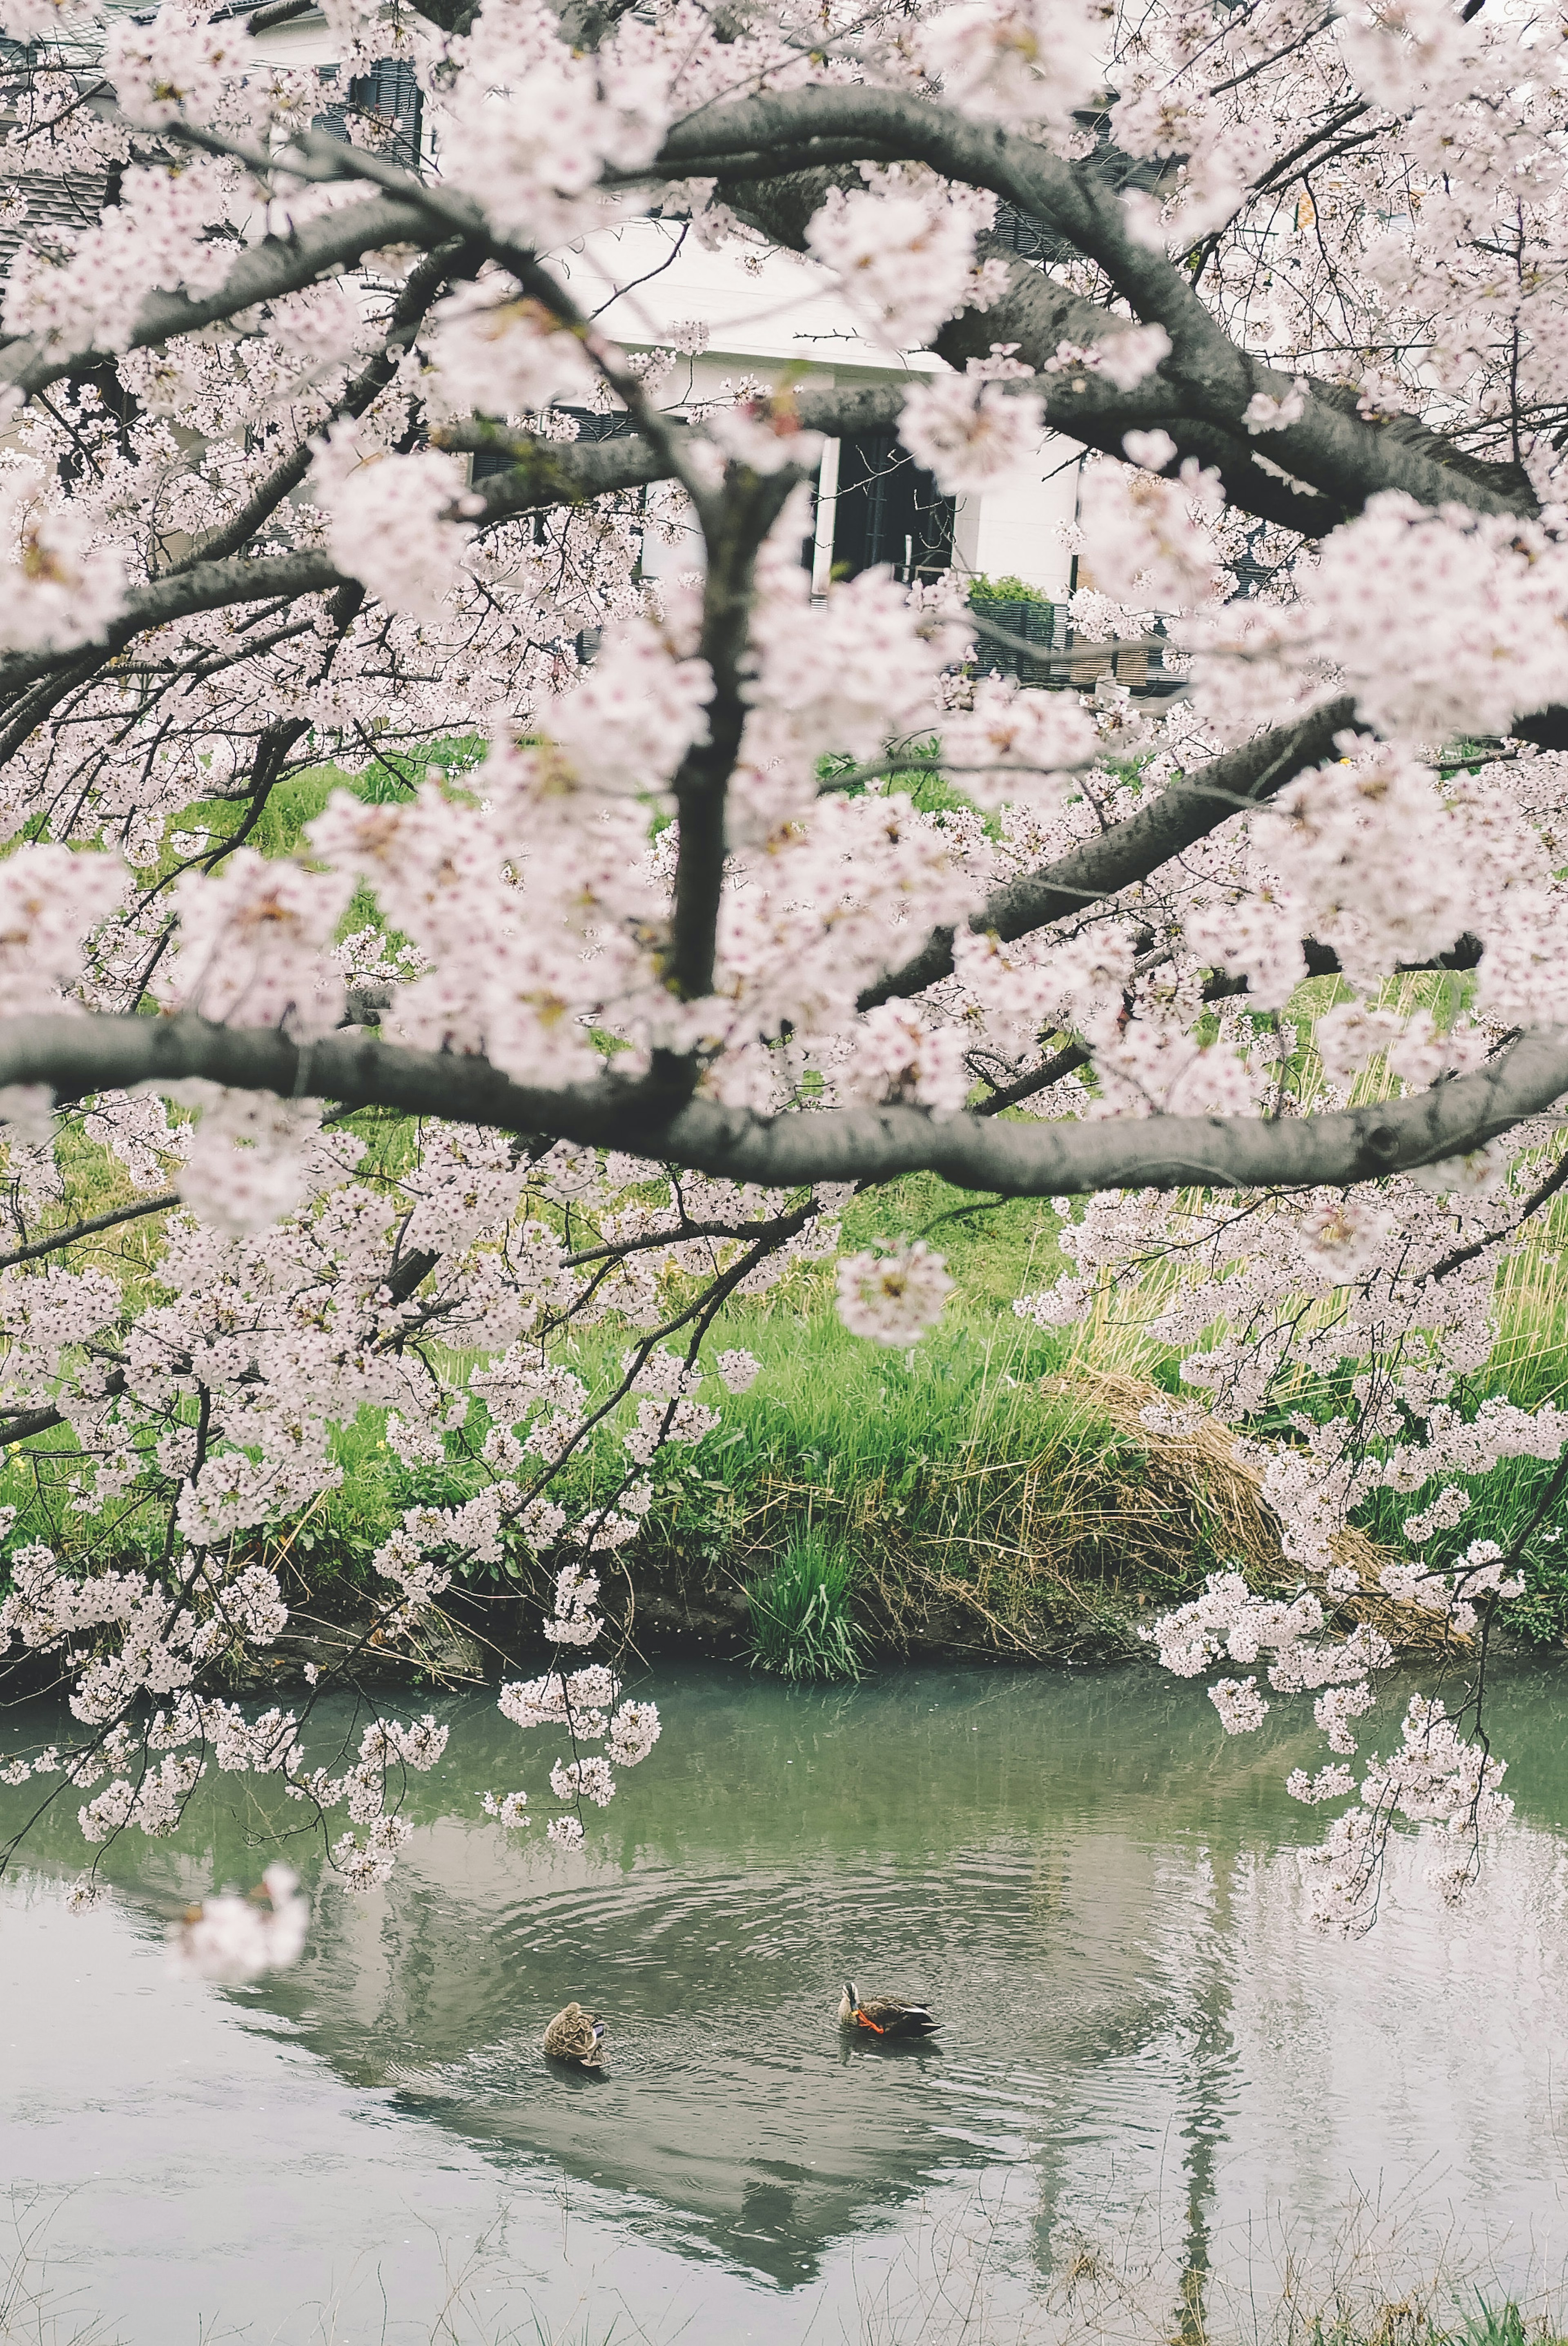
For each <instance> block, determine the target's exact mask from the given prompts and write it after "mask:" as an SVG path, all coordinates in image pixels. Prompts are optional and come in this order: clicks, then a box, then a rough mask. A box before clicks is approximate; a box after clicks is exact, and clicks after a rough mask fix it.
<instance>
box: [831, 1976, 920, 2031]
mask: <svg viewBox="0 0 1568 2346" xmlns="http://www.w3.org/2000/svg"><path fill="white" fill-rule="evenodd" d="M839 2025H840V2028H860V2029H864V2030H865V2031H866V2032H867V2034H868V2035H872V2036H929V2035H931V2033H932V2029H933V2028H934V2027H935V2026H936V2025H937V2024H936V2022H935V2021H934V2020H933V2019H932V2016H931V2012H930V2008H929V2007H928V2006H927V2005H925V2004H910V2003H908V2002H907V2001H906V2000H905V1999H904V1998H903V1997H902V1996H899V1995H868V1996H867V1997H865V1998H864V2000H863V2001H862V1999H861V1996H860V1991H859V1990H858V1989H857V1987H856V1985H855V1983H854V1981H853V1980H846V1981H845V1982H844V1993H843V1994H842V1995H841V1996H840V1999H839Z"/></svg>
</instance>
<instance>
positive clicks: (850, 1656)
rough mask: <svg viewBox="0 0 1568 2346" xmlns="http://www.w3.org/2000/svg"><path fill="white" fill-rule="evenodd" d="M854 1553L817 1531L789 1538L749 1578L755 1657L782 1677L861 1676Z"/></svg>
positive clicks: (754, 1662) (754, 1663)
mask: <svg viewBox="0 0 1568 2346" xmlns="http://www.w3.org/2000/svg"><path fill="white" fill-rule="evenodd" d="M850 1576H851V1567H850V1558H849V1556H848V1555H847V1554H846V1553H845V1551H844V1550H843V1549H842V1548H841V1547H834V1546H832V1545H830V1543H829V1542H828V1541H827V1540H826V1539H824V1538H823V1536H822V1535H821V1533H820V1532H819V1531H807V1532H804V1533H802V1535H800V1537H799V1539H795V1540H791V1542H790V1544H789V1546H788V1547H787V1548H786V1549H785V1551H784V1553H783V1555H782V1556H780V1557H779V1561H778V1563H777V1564H776V1565H775V1566H773V1568H772V1570H771V1571H770V1572H768V1573H765V1574H763V1576H761V1578H760V1579H758V1580H754V1581H752V1582H751V1584H750V1585H749V1586H748V1589H747V1591H746V1601H747V1605H748V1607H749V1610H750V1616H751V1662H752V1668H754V1669H762V1670H771V1671H772V1672H773V1674H774V1676H775V1677H776V1678H794V1679H797V1680H799V1679H804V1678H859V1677H860V1659H861V1654H862V1651H863V1646H864V1640H863V1637H862V1636H861V1632H860V1629H859V1628H858V1627H857V1626H856V1624H855V1622H854V1620H853V1619H852V1618H851V1617H850Z"/></svg>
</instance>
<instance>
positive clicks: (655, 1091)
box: [0, 1014, 1568, 1197]
mask: <svg viewBox="0 0 1568 2346" xmlns="http://www.w3.org/2000/svg"><path fill="white" fill-rule="evenodd" d="M188 1076H203V1077H205V1078H206V1079H207V1080H208V1081H209V1082H212V1083H219V1084H224V1085H228V1086H231V1087H234V1088H236V1089H239V1090H247V1091H258V1090H260V1091H271V1092H276V1093H278V1094H280V1096H284V1097H289V1098H297V1097H300V1096H306V1095H309V1096H312V1097H325V1098H331V1099H334V1100H337V1101H339V1102H340V1103H341V1105H342V1106H343V1107H348V1108H361V1107H387V1108H393V1109H396V1110H397V1111H399V1112H400V1113H401V1114H403V1115H406V1116H435V1117H443V1118H444V1119H446V1120H448V1121H451V1122H454V1123H462V1124H475V1125H487V1126H491V1127H495V1128H498V1129H500V1130H502V1131H509V1132H525V1133H528V1134H530V1135H536V1134H549V1135H552V1136H553V1137H555V1138H558V1139H563V1140H574V1141H577V1142H579V1143H581V1144H583V1145H585V1146H586V1147H606V1148H627V1149H631V1150H632V1151H634V1152H635V1153H636V1154H637V1155H640V1156H647V1157H654V1158H660V1159H662V1160H664V1161H666V1162H668V1163H672V1164H677V1165H686V1166H690V1167H691V1168H693V1169H695V1170H696V1171H698V1172H703V1173H715V1174H720V1175H723V1176H725V1177H726V1178H729V1179H732V1180H740V1181H759V1182H762V1183H764V1184H765V1185H767V1186H768V1187H769V1188H804V1187H807V1186H810V1185H814V1184H816V1183H818V1182H821V1181H882V1180H888V1179H891V1178H893V1177H895V1176H896V1175H899V1174H902V1173H912V1172H920V1171H930V1172H935V1173H940V1174H942V1176H943V1178H945V1179H947V1180H950V1181H952V1182H953V1183H955V1184H956V1185H957V1186H958V1187H959V1188H969V1189H993V1190H997V1191H1000V1192H1001V1193H1002V1194H1003V1195H1004V1196H1007V1197H1040V1196H1051V1195H1065V1196H1073V1195H1074V1194H1080V1193H1082V1192H1084V1191H1087V1190H1096V1189H1118V1188H1129V1187H1131V1188H1156V1189H1176V1188H1191V1187H1206V1188H1222V1189H1236V1188H1244V1189H1254V1188H1305V1187H1316V1186H1319V1185H1329V1186H1332V1187H1335V1188H1338V1187H1340V1186H1342V1185H1344V1184H1347V1183H1349V1182H1353V1181H1365V1180H1371V1179H1376V1178H1378V1177H1379V1176H1380V1175H1384V1174H1389V1173H1393V1172H1398V1171H1401V1170H1404V1169H1406V1168H1410V1167H1412V1166H1418V1165H1428V1164H1432V1163H1435V1162H1438V1161H1440V1160H1442V1159H1446V1158H1451V1157H1456V1156H1462V1155H1465V1154H1467V1153H1468V1152H1469V1151H1471V1150H1472V1149H1474V1148H1480V1147H1481V1145H1482V1144H1483V1143H1484V1142H1486V1141H1488V1140H1491V1139H1493V1138H1495V1137H1497V1136H1498V1135H1500V1134H1502V1133H1504V1132H1507V1131H1509V1130H1511V1129H1512V1127H1513V1126H1514V1125H1516V1124H1518V1123H1520V1122H1521V1121H1522V1119H1523V1118H1525V1117H1534V1116H1539V1115H1541V1114H1542V1113H1543V1111H1544V1110H1546V1109H1548V1108H1550V1107H1552V1106H1553V1104H1554V1103H1555V1102H1556V1101H1557V1100H1558V1099H1560V1098H1561V1097H1562V1096H1563V1093H1564V1091H1568V1033H1565V1032H1564V1031H1563V1029H1562V1028H1558V1027H1552V1028H1542V1029H1537V1030H1534V1031H1532V1033H1530V1034H1527V1035H1523V1036H1522V1038H1521V1039H1520V1040H1519V1041H1518V1042H1517V1043H1515V1044H1514V1045H1512V1047H1511V1048H1510V1049H1509V1050H1508V1051H1507V1052H1505V1053H1504V1054H1503V1055H1502V1056H1501V1057H1499V1058H1498V1059H1497V1060H1496V1061H1495V1062H1494V1063H1493V1064H1492V1066H1489V1067H1487V1068H1485V1069H1483V1070H1482V1071H1481V1072H1480V1073H1478V1074H1476V1075H1472V1076H1461V1077H1460V1078H1458V1079H1457V1080H1456V1081H1454V1082H1451V1083H1444V1084H1439V1085H1438V1086H1435V1087H1434V1088H1433V1089H1432V1090H1431V1091H1426V1092H1418V1093H1416V1094H1415V1095H1414V1096H1411V1097H1409V1098H1405V1099H1399V1100H1384V1101H1378V1102H1373V1103H1371V1104H1369V1106H1367V1107H1359V1108H1351V1109H1347V1110H1344V1111H1341V1112H1340V1113H1339V1114H1336V1115H1332V1116H1320V1117H1289V1118H1281V1119H1279V1120H1278V1121H1274V1122H1269V1121H1267V1120H1265V1119H1263V1118H1254V1117H1147V1118H1145V1119H1138V1118H1131V1117H1115V1118H1108V1119H1106V1120H1105V1121H1104V1122H1097V1123H1093V1124H1081V1123H1074V1122H1066V1123H1062V1124H1045V1123H1032V1122H1022V1123H1016V1122H1008V1121H1006V1120H1005V1119H1002V1118H993V1119H992V1120H990V1121H984V1120H983V1119H982V1118H980V1117H973V1116H967V1115H962V1116H948V1117H936V1116H931V1115H928V1114H927V1113H926V1112H925V1111H924V1110H922V1109H920V1108H910V1107H856V1108H834V1109H825V1110H822V1111H821V1112H820V1113H815V1114H813V1113H809V1112H807V1113H797V1114H790V1115H785V1116H776V1117H765V1116H759V1115H757V1114H756V1113H754V1112H753V1111H751V1110H749V1109H744V1108H727V1107H718V1106H716V1105H715V1104H714V1103H712V1102H710V1101H708V1100H688V1101H686V1102H684V1103H682V1104H681V1105H680V1106H678V1107H676V1108H674V1109H673V1110H672V1109H671V1107H670V1105H669V1100H668V1095H667V1092H666V1091H664V1090H662V1089H661V1088H659V1087H658V1086H650V1085H642V1084H636V1083H623V1082H619V1081H617V1080H616V1079H615V1078H614V1077H613V1076H604V1077H601V1078H600V1079H599V1080H598V1081H596V1082H594V1083H587V1084H576V1085H570V1086H565V1087H564V1088H563V1089H560V1090H556V1091H546V1090H544V1089H541V1088H539V1087H537V1086H531V1085H526V1084H518V1083H514V1082H513V1081H512V1080H511V1078H510V1077H509V1076H504V1074H502V1072H501V1070H500V1069H499V1068H497V1067H494V1066H490V1065H489V1063H488V1062H487V1061H486V1060H484V1059H481V1058H477V1057H462V1056H457V1055H456V1054H450V1055H448V1054H442V1053H438V1052H433V1051H412V1050H402V1049H399V1048H397V1047H395V1046H393V1045H388V1044H384V1043H378V1042H373V1041H372V1040H371V1039H370V1038H369V1037H368V1036H364V1035H352V1034H340V1035H330V1036H328V1037H326V1038H325V1039H324V1040H323V1041H321V1042H318V1043H315V1044H311V1045H305V1046H303V1047H300V1046H298V1045H295V1044H293V1043H291V1042H290V1040H289V1038H288V1037H287V1036H286V1035H281V1034H279V1033H277V1032H275V1031H271V1030H263V1029H258V1028H244V1027H228V1026H216V1025H209V1023H208V1022H207V1021H206V1020H204V1019H200V1018H197V1017H194V1016H192V1015H189V1014H182V1015H180V1016H178V1017H174V1018H109V1017H92V1016H88V1017H76V1018H73V1017H64V1016H48V1017H43V1016H40V1017H29V1018H10V1019H5V1020H0V1085H3V1084H12V1083H46V1084H49V1085H50V1086H52V1087H53V1088H54V1089H55V1090H56V1093H60V1094H66V1095H69V1096H73V1097H76V1096H81V1095H82V1094H84V1093H87V1092H92V1091H110V1090H121V1089H125V1088H127V1087H128V1086H132V1085H135V1084H151V1085H154V1086H157V1085H159V1084H168V1083H174V1082H178V1081H179V1080H181V1079H183V1078H185V1077H188Z"/></svg>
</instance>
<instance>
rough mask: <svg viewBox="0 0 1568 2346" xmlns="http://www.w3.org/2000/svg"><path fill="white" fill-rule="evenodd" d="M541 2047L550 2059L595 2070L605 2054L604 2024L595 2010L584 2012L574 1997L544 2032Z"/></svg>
mask: <svg viewBox="0 0 1568 2346" xmlns="http://www.w3.org/2000/svg"><path fill="white" fill-rule="evenodd" d="M545 2052H546V2053H547V2054H548V2055H549V2056H550V2058H551V2060H552V2061H570V2062H573V2063H574V2064H575V2066H576V2067H577V2068H579V2069H596V2068H597V2067H598V2066H599V2065H600V2063H601V2062H602V2061H603V2059H604V2057H605V2024H604V2022H603V2021H602V2020H601V2019H600V2018H599V2015H598V2014H597V2013H596V2012H585V2011H584V2010H583V2007H582V2005H581V2004H578V2003H577V2002H576V2001H575V1998H574V2000H573V2002H572V2003H570V2004H567V2005H566V2007H565V2011H563V2012H558V2013H557V2014H556V2015H555V2019H554V2020H553V2021H552V2022H551V2023H550V2025H549V2027H548V2028H546V2030H545Z"/></svg>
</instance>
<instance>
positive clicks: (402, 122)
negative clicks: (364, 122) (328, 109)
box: [349, 57, 424, 171]
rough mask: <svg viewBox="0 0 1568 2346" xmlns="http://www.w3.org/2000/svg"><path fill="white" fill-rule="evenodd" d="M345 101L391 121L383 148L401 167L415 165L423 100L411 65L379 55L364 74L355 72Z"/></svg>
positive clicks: (416, 163)
mask: <svg viewBox="0 0 1568 2346" xmlns="http://www.w3.org/2000/svg"><path fill="white" fill-rule="evenodd" d="M349 103H350V105H351V106H355V107H358V108H359V110H360V112H361V114H373V115H375V116H376V117H378V118H379V119H380V120H381V121H382V122H385V123H387V124H389V125H395V126H396V127H395V128H394V129H393V132H392V138H391V139H390V141H389V142H388V144H387V146H386V148H385V149H384V152H385V153H386V154H387V155H388V156H390V158H392V161H393V162H394V163H401V164H402V167H403V168H404V169H405V170H408V171H412V170H417V169H418V168H419V141H420V132H421V129H422V128H423V118H424V100H423V95H422V93H421V90H420V87H419V84H418V82H417V81H416V80H415V79H414V75H413V67H412V66H410V65H404V64H402V63H401V62H400V61H395V60H394V59H392V57H383V58H382V61H381V63H380V64H379V65H374V66H372V67H371V69H370V71H369V73H368V74H361V75H360V76H357V77H356V79H354V80H353V81H351V83H350V84H349Z"/></svg>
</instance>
